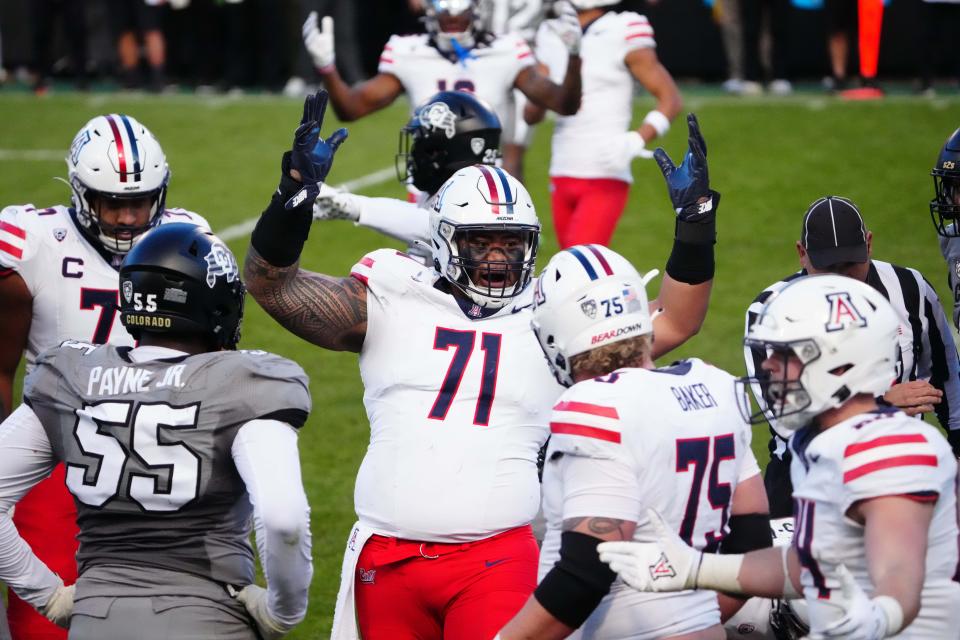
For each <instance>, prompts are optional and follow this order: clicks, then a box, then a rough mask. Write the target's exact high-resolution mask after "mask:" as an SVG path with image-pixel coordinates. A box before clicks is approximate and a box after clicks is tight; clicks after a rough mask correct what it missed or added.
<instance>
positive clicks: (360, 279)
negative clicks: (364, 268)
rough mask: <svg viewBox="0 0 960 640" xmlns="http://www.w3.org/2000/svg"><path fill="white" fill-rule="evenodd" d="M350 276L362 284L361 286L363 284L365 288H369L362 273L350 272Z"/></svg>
mask: <svg viewBox="0 0 960 640" xmlns="http://www.w3.org/2000/svg"><path fill="white" fill-rule="evenodd" d="M350 275H351V276H352V277H354V278H356V279H357V280H359V281H360V282H362V283H363V284H365V285H366V286H368V287H369V286H370V284H369V282H368V281H367V276H365V275H363V274H362V273H357V272H356V271H351V272H350Z"/></svg>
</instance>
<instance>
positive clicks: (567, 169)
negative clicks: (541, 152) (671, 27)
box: [527, 0, 682, 249]
mask: <svg viewBox="0 0 960 640" xmlns="http://www.w3.org/2000/svg"><path fill="white" fill-rule="evenodd" d="M615 4H617V3H616V2H614V1H613V0H574V5H575V6H576V7H577V18H578V20H579V23H580V25H581V27H582V28H583V30H584V33H583V40H582V43H581V57H582V59H583V70H582V74H583V101H582V104H581V106H580V110H579V111H578V112H577V113H576V114H574V115H567V114H562V115H561V116H560V117H558V118H557V123H556V125H555V128H554V132H553V146H552V149H551V153H550V189H551V192H550V204H551V207H552V209H553V224H554V227H555V228H556V232H557V241H558V242H559V244H560V248H561V249H562V248H564V247H569V246H572V245H575V244H590V243H596V244H602V245H606V244H609V243H610V238H611V237H612V236H613V231H614V229H615V228H616V225H617V220H619V219H620V216H621V214H622V213H623V209H624V207H625V206H626V204H627V197H628V195H629V191H630V183H631V182H633V176H632V174H631V171H630V164H631V162H632V161H633V159H634V158H651V157H653V152H652V151H650V150H648V149H647V148H646V145H647V144H648V143H649V142H650V141H651V140H653V139H655V138H657V137H660V136H663V135H664V134H665V133H666V132H667V130H668V129H669V128H670V122H671V120H673V119H674V118H675V117H676V116H677V114H678V113H680V109H681V108H682V102H681V99H680V92H679V90H678V89H677V85H676V84H675V83H674V81H673V78H672V77H671V76H670V73H669V72H668V71H667V70H666V69H665V68H664V66H663V65H662V64H660V61H659V60H658V59H657V54H656V50H655V47H656V42H655V41H654V38H653V27H651V26H650V23H649V22H648V21H647V19H646V18H645V17H644V16H641V15H638V14H636V13H633V12H629V11H625V12H617V11H614V10H613V9H612V8H611V5H615ZM546 24H547V23H544V25H546ZM564 52H565V49H564V46H563V45H562V43H561V42H560V40H559V39H558V38H557V37H556V35H555V34H554V33H553V32H551V31H550V30H548V29H546V28H544V27H541V28H540V30H539V31H538V33H537V56H538V58H539V59H540V60H541V61H542V62H543V63H544V64H546V65H547V66H549V67H550V75H551V76H552V77H554V78H558V77H564V74H565V73H568V72H569V71H568V69H567V67H566V63H565V57H564ZM634 80H636V81H637V82H639V83H640V84H641V85H642V86H643V87H644V88H645V89H646V90H647V91H649V92H650V94H651V95H653V97H654V98H656V100H657V106H656V107H655V108H654V109H652V110H651V111H650V112H649V113H647V115H646V116H645V117H644V119H643V122H642V123H641V125H640V127H639V128H638V129H630V120H631V116H632V114H633V82H634ZM527 114H528V118H527V119H528V121H530V122H536V121H538V120H539V119H541V118H542V117H543V115H544V111H543V110H542V109H537V108H536V107H535V105H533V104H531V105H528V107H527Z"/></svg>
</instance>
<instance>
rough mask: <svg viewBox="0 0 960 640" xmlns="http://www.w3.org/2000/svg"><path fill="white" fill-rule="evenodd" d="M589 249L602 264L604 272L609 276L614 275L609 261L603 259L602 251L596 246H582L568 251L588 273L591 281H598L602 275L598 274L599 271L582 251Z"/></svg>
mask: <svg viewBox="0 0 960 640" xmlns="http://www.w3.org/2000/svg"><path fill="white" fill-rule="evenodd" d="M584 248H585V249H587V250H589V251H590V253H592V254H593V256H594V257H595V258H596V260H597V262H599V263H600V268H601V269H602V270H603V273H604V274H605V275H608V276H612V275H613V269H611V268H610V263H609V262H607V259H606V258H604V257H603V254H602V253H600V250H599V249H597V247H596V246H595V245H592V244H588V245H580V246H576V247H570V248H569V249H567V251H568V252H569V253H570V254H571V255H573V257H575V258H576V259H577V260H578V261H579V262H580V264H581V265H583V268H584V270H585V271H586V272H587V275H588V276H590V279H591V280H597V279H598V278H599V277H600V275H599V274H598V273H597V269H596V268H595V267H594V265H593V264H592V263H591V262H590V258H589V256H588V255H587V254H585V253H584V252H583V251H582V250H581V249H584Z"/></svg>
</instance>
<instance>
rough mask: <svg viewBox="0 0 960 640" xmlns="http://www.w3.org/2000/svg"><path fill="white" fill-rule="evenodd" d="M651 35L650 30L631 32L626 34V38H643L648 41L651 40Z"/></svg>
mask: <svg viewBox="0 0 960 640" xmlns="http://www.w3.org/2000/svg"><path fill="white" fill-rule="evenodd" d="M651 36H653V33H652V32H650V33H631V34H630V35H628V36H627V38H626V39H627V40H628V41H629V40H633V39H635V38H643V39H645V40H649V41H650V42H653V38H652V37H651Z"/></svg>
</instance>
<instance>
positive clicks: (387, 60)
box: [380, 56, 393, 64]
mask: <svg viewBox="0 0 960 640" xmlns="http://www.w3.org/2000/svg"><path fill="white" fill-rule="evenodd" d="M380 62H383V63H385V64H393V58H388V57H386V56H380Z"/></svg>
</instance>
